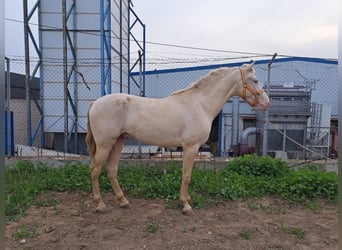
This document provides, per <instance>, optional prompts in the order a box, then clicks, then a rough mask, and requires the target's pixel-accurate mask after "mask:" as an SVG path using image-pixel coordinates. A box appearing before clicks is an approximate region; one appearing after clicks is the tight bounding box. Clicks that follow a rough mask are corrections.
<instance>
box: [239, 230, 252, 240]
mask: <svg viewBox="0 0 342 250" xmlns="http://www.w3.org/2000/svg"><path fill="white" fill-rule="evenodd" d="M240 236H241V237H242V238H244V239H245V240H249V239H250V238H251V231H250V230H249V229H244V230H243V231H241V232H240Z"/></svg>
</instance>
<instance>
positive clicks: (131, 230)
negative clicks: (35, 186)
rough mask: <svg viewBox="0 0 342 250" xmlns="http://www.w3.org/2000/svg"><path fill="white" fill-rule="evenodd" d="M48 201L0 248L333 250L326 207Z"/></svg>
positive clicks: (107, 197) (330, 211) (264, 201)
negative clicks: (189, 207) (187, 210)
mask: <svg viewBox="0 0 342 250" xmlns="http://www.w3.org/2000/svg"><path fill="white" fill-rule="evenodd" d="M49 195H51V198H53V199H56V200H58V204H57V205H56V206H53V207H31V208H30V209H28V210H27V215H26V216H24V217H21V218H20V219H19V220H16V221H12V222H11V223H9V224H8V225H7V226H6V249H96V250H100V249H101V250H102V249H114V250H115V249H177V250H178V249H196V250H199V249H234V250H235V249H296V250H297V249H310V250H312V249H325V250H327V249H337V232H338V226H337V205H336V204H330V203H326V202H323V203H321V204H320V206H318V207H317V206H316V205H314V206H313V207H314V208H315V209H309V208H308V207H306V206H303V205H298V204H294V203H290V202H286V201H284V200H281V199H278V198H260V199H254V200H248V201H224V202H216V203H213V204H209V205H207V206H205V207H204V208H200V209H194V214H193V216H184V215H182V213H181V209H180V208H170V207H168V205H167V204H166V203H165V202H164V201H162V200H143V199H130V206H129V207H128V208H125V209H121V208H119V207H118V205H117V204H116V203H115V201H114V198H113V196H112V195H111V194H109V193H107V194H104V195H103V196H104V201H105V202H106V204H107V206H108V207H109V208H108V211H107V212H106V213H95V208H94V205H93V203H92V200H91V199H92V198H91V195H90V194H80V193H71V192H63V193H57V192H53V193H49ZM25 232H26V233H27V232H30V233H29V234H28V235H29V236H27V237H26V238H24V239H22V238H20V237H18V236H19V235H20V233H21V234H22V235H23V234H24V233H25ZM18 238H19V239H18Z"/></svg>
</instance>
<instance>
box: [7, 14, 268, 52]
mask: <svg viewBox="0 0 342 250" xmlns="http://www.w3.org/2000/svg"><path fill="white" fill-rule="evenodd" d="M5 20H6V21H11V22H17V23H24V22H23V21H22V20H17V19H13V18H5ZM30 24H31V25H34V26H38V27H39V26H40V27H43V28H48V29H55V30H61V28H60V27H57V26H51V25H39V24H37V23H30ZM70 31H76V32H79V33H83V34H88V35H92V36H98V37H100V34H96V33H94V31H93V32H90V31H85V30H70ZM110 37H111V38H112V39H120V38H119V37H116V36H110ZM121 39H122V40H128V39H125V38H121ZM137 41H138V42H143V41H140V40H137ZM145 43H146V44H151V45H156V46H163V47H172V48H178V49H189V50H197V51H207V52H219V53H231V54H241V55H250V56H272V55H273V54H263V53H257V52H246V51H233V50H223V49H212V48H204V47H195V46H188V45H179V44H170V43H162V42H153V41H145Z"/></svg>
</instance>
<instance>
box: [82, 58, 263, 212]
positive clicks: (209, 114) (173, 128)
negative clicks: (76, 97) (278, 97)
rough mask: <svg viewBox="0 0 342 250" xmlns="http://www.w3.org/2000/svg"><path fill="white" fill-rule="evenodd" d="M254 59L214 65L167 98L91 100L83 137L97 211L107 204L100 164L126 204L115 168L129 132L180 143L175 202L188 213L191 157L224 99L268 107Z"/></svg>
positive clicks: (119, 96)
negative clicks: (180, 167) (228, 65)
mask: <svg viewBox="0 0 342 250" xmlns="http://www.w3.org/2000/svg"><path fill="white" fill-rule="evenodd" d="M253 64H254V63H253ZM253 64H251V65H243V66H242V67H240V68H220V69H217V70H214V71H212V72H210V73H209V74H208V75H206V76H204V77H203V78H201V79H200V80H198V81H197V82H195V83H193V84H191V85H190V86H189V87H187V88H186V89H182V90H179V91H177V92H175V93H173V94H172V95H171V96H169V97H166V98H161V99H152V98H144V97H139V96H134V95H128V94H110V95H106V96H103V97H101V98H99V99H98V100H96V101H95V102H93V103H92V104H90V107H89V110H88V134H87V136H86V142H87V147H88V151H89V155H90V157H91V159H92V161H91V165H90V168H91V180H92V188H93V198H94V202H95V203H96V206H97V207H96V211H103V210H104V209H105V207H106V205H105V204H104V202H103V201H102V198H101V194H100V189H99V183H98V178H99V175H100V172H101V168H102V166H103V164H105V163H106V164H107V165H106V170H107V173H108V176H109V178H110V181H111V184H112V188H113V191H114V195H115V197H116V199H117V200H118V202H119V204H120V206H121V207H125V206H127V205H128V200H127V199H126V198H125V196H124V194H123V192H122V190H121V188H120V185H119V183H118V180H117V170H118V163H119V159H120V154H121V150H122V147H123V144H124V140H125V138H128V137H130V138H135V139H137V140H139V141H141V142H143V143H146V144H151V145H158V146H161V147H170V146H181V147H182V148H183V172H182V185H181V189H180V202H181V203H182V205H183V213H185V214H188V213H191V211H192V209H191V206H190V205H189V201H190V199H191V198H190V196H189V194H188V186H189V183H190V180H191V172H192V166H193V162H194V158H195V156H196V155H197V153H198V149H199V147H200V146H201V145H203V144H204V143H205V142H206V141H207V139H208V137H209V133H210V129H211V124H212V121H213V119H214V118H215V117H216V116H217V114H218V113H219V111H220V110H221V109H222V107H223V106H224V104H225V103H226V102H227V101H228V100H229V99H230V98H231V97H232V96H240V97H241V98H242V99H244V100H245V101H246V102H247V103H248V104H249V105H250V106H252V107H254V108H255V109H259V110H267V109H268V107H269V99H268V96H267V95H266V93H264V91H263V89H262V88H261V87H260V85H259V84H258V79H257V78H256V76H255V74H254V68H253Z"/></svg>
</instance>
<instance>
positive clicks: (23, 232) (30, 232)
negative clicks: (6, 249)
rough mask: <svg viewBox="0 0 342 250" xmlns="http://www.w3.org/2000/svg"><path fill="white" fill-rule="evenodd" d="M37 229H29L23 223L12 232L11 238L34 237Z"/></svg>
mask: <svg viewBox="0 0 342 250" xmlns="http://www.w3.org/2000/svg"><path fill="white" fill-rule="evenodd" d="M37 235H38V233H37V229H30V228H28V227H26V226H24V225H21V226H20V228H19V229H18V230H17V231H16V232H15V233H13V234H12V238H13V239H14V240H22V239H28V238H35V237H37Z"/></svg>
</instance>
